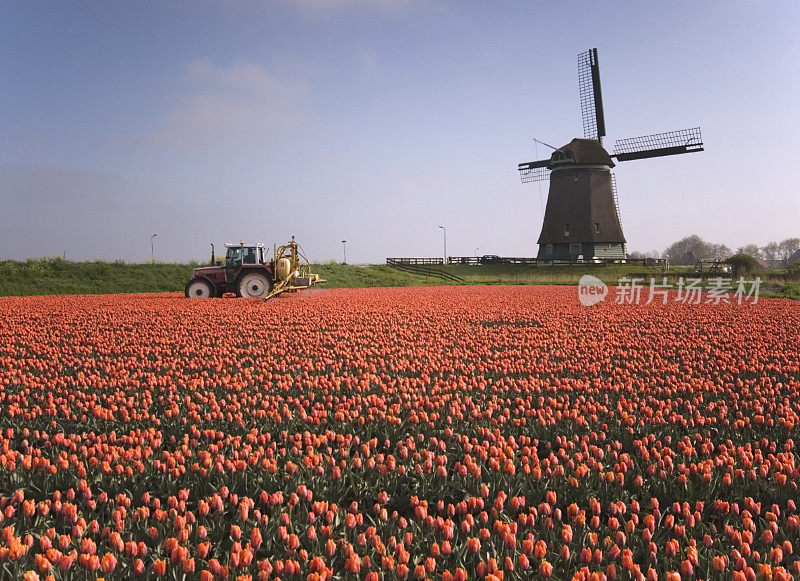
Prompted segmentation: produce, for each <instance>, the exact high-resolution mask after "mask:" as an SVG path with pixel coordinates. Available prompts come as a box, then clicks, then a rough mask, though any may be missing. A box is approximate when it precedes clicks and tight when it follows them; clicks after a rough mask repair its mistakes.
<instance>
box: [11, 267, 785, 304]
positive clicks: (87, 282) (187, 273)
mask: <svg viewBox="0 0 800 581" xmlns="http://www.w3.org/2000/svg"><path fill="white" fill-rule="evenodd" d="M197 266H199V265H197V264H168V263H156V264H128V263H124V262H119V261H118V262H101V261H94V262H71V261H65V260H62V259H60V258H37V259H30V260H26V261H24V262H18V261H10V260H7V261H0V296H27V295H52V294H113V293H142V292H175V291H179V292H182V291H183V288H184V285H185V284H186V283H187V282H188V280H189V279H190V278H191V275H192V268H195V267H197ZM312 268H313V271H314V272H316V273H319V274H320V275H321V276H322V277H323V278H325V279H326V280H327V281H328V282H327V283H326V284H325V285H324V287H323V288H360V287H378V286H426V285H442V284H454V283H452V282H446V281H442V280H440V279H438V278H433V277H428V276H424V275H419V274H414V273H408V272H402V271H399V270H397V269H394V268H391V267H389V266H386V265H370V266H353V265H348V264H338V263H327V264H319V265H314V266H313V267H312ZM437 268H438V269H440V270H445V271H447V272H449V273H451V274H453V275H456V276H458V277H460V278H462V279H463V281H464V282H463V284H577V283H578V280H579V279H580V277H581V276H583V275H584V274H593V275H594V276H596V277H597V278H599V279H601V280H603V281H604V282H606V283H607V284H616V282H617V281H618V280H619V279H620V278H622V277H633V276H637V277H644V278H645V279H647V280H649V278H650V277H656V278H657V279H659V280H660V278H659V277H661V276H662V275H663V273H662V272H661V270H660V269H658V268H651V269H646V268H643V267H641V266H635V265H626V264H614V265H608V266H600V265H570V266H527V265H513V264H497V265H484V266H456V265H452V266H445V267H437ZM784 286H785V287H786V291H787V292H783V290H784V289H783V287H782V286H780V285H772V288H770V289H768V290H769V291H772V292H770V295H771V296H786V297H789V298H800V294H798V288H797V284H796V283H794V284H787V285H784ZM765 290H767V289H765Z"/></svg>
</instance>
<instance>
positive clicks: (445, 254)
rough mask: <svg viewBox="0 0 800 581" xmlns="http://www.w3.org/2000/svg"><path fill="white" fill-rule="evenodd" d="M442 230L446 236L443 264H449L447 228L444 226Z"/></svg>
mask: <svg viewBox="0 0 800 581" xmlns="http://www.w3.org/2000/svg"><path fill="white" fill-rule="evenodd" d="M439 228H441V229H442V233H443V234H444V262H443V263H442V264H447V228H445V227H444V226H439Z"/></svg>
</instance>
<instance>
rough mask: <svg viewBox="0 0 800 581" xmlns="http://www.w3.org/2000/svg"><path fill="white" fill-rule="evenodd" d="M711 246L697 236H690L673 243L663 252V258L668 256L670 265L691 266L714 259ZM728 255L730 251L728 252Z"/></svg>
mask: <svg viewBox="0 0 800 581" xmlns="http://www.w3.org/2000/svg"><path fill="white" fill-rule="evenodd" d="M712 246H713V245H711V244H709V243H708V242H706V241H705V240H703V239H702V238H700V237H699V236H698V235H697V234H692V235H691V236H687V237H685V238H681V239H680V240H678V241H677V242H673V243H672V244H671V245H670V246H669V247H668V248H667V249H666V250H665V251H664V256H669V260H670V262H671V263H672V264H692V263H693V260H692V258H694V260H698V259H701V258H714V256H712V255H713V254H714V250H713V249H712V248H711V247H712ZM728 253H729V254H730V251H729V252H728Z"/></svg>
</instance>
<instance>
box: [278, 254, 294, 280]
mask: <svg viewBox="0 0 800 581" xmlns="http://www.w3.org/2000/svg"><path fill="white" fill-rule="evenodd" d="M275 274H276V275H277V277H278V280H286V279H288V278H289V276H290V275H291V274H292V261H291V260H289V259H288V258H286V257H284V258H279V259H278V263H277V264H276V265H275Z"/></svg>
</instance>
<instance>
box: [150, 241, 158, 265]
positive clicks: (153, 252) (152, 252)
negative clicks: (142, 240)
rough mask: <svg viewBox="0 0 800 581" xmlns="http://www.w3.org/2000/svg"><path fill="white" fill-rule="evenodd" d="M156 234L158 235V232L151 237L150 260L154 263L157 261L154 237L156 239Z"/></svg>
mask: <svg viewBox="0 0 800 581" xmlns="http://www.w3.org/2000/svg"><path fill="white" fill-rule="evenodd" d="M156 236H158V234H153V235H152V236H151V237H150V262H151V263H152V264H155V262H156V258H155V256H156V255H155V251H154V250H153V239H154V238H155V237H156Z"/></svg>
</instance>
